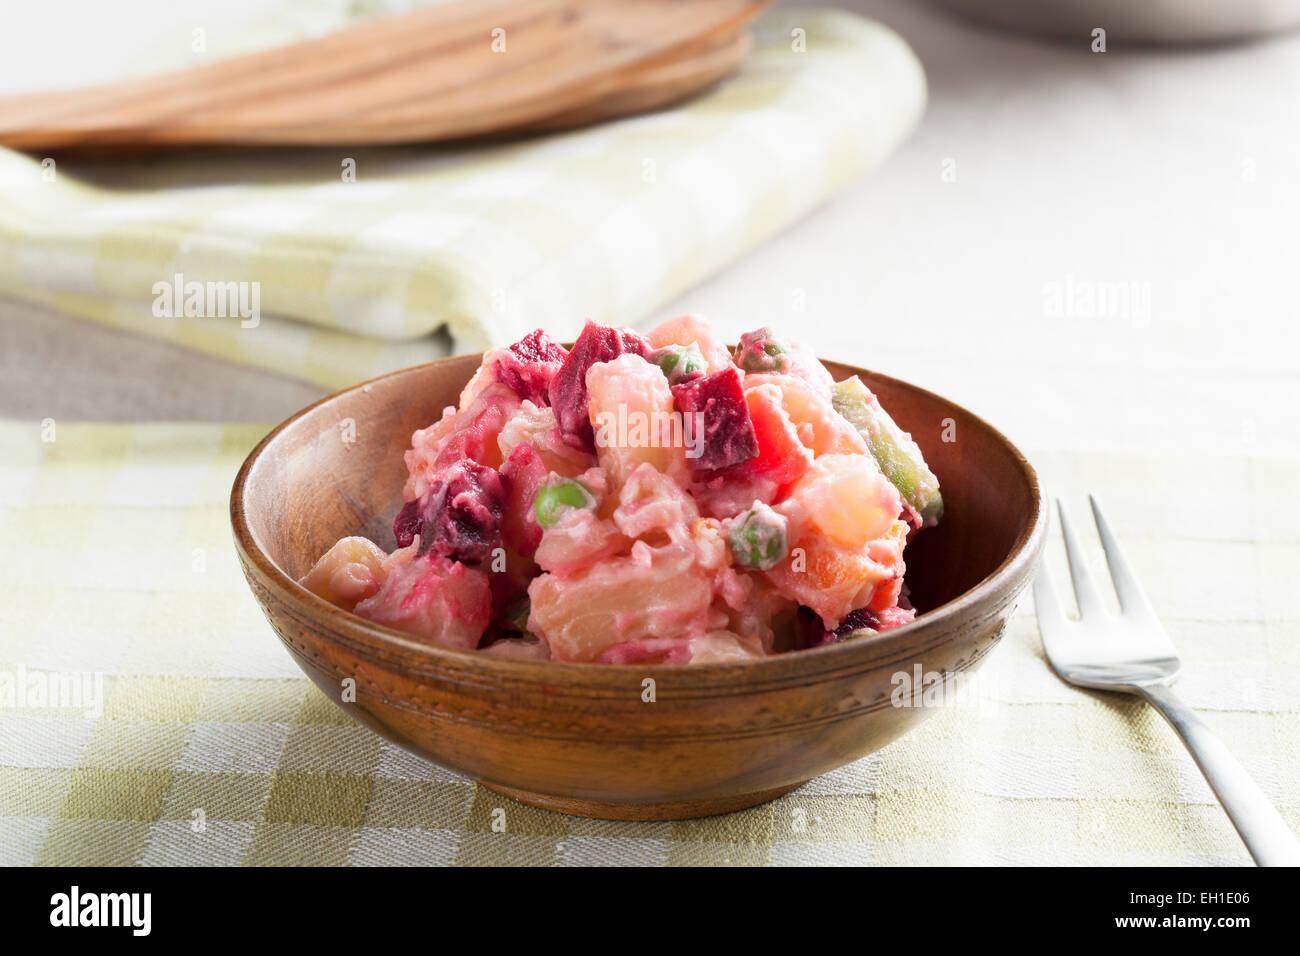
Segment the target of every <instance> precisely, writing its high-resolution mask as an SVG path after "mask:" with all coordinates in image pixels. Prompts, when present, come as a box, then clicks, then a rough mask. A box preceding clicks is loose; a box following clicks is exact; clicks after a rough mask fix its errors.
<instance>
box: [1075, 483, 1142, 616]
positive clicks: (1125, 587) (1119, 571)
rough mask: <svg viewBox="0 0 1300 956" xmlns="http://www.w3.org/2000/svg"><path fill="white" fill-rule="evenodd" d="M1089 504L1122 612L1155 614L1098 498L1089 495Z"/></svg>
mask: <svg viewBox="0 0 1300 956" xmlns="http://www.w3.org/2000/svg"><path fill="white" fill-rule="evenodd" d="M1088 503H1089V504H1091V505H1092V518H1093V520H1094V521H1095V522H1097V535H1098V537H1100V538H1101V546H1102V548H1103V549H1104V550H1105V552H1106V563H1107V564H1108V565H1110V577H1111V580H1112V581H1113V582H1114V584H1115V595H1116V596H1117V597H1118V598H1119V606H1120V608H1121V610H1123V611H1125V612H1130V611H1148V612H1151V613H1154V612H1152V611H1151V604H1150V602H1149V601H1147V596H1146V593H1145V592H1144V591H1143V590H1142V585H1141V584H1140V583H1139V582H1138V579H1137V575H1136V574H1134V573H1133V569H1132V568H1131V567H1130V566H1129V563H1128V559H1127V558H1126V557H1124V551H1123V550H1122V549H1121V548H1120V546H1119V541H1118V540H1117V539H1116V538H1115V535H1114V534H1113V533H1111V530H1110V525H1109V524H1108V523H1107V522H1106V516H1105V515H1103V514H1102V513H1101V505H1100V504H1099V503H1098V502H1097V498H1096V496H1095V495H1089V496H1088Z"/></svg>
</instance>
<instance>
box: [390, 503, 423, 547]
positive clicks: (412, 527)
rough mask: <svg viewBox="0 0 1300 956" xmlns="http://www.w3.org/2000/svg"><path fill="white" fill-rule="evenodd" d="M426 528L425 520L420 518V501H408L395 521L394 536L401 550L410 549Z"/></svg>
mask: <svg viewBox="0 0 1300 956" xmlns="http://www.w3.org/2000/svg"><path fill="white" fill-rule="evenodd" d="M423 528H424V518H422V517H421V516H420V501H419V499H418V498H417V499H416V500H414V501H408V502H407V503H406V504H405V505H403V506H402V510H401V511H399V512H397V517H396V518H394V519H393V535H394V536H395V537H396V538H397V546H398V547H399V548H406V547H410V544H411V542H412V541H414V540H415V539H416V538H418V537H419V536H420V531H421V530H422V529H423Z"/></svg>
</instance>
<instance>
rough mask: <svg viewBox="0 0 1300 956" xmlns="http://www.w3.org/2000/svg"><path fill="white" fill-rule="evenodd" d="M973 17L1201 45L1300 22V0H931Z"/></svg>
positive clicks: (1029, 27) (1070, 35)
mask: <svg viewBox="0 0 1300 956" xmlns="http://www.w3.org/2000/svg"><path fill="white" fill-rule="evenodd" d="M931 2H932V3H934V4H937V5H938V6H941V7H946V8H947V9H949V10H951V11H953V12H955V13H959V14H961V15H962V16H964V17H967V18H969V19H971V20H977V21H979V22H981V23H987V24H991V25H993V26H998V27H1003V28H1005V29H1008V30H1014V31H1016V32H1017V33H1032V34H1036V35H1040V36H1050V37H1055V38H1058V39H1082V40H1084V41H1087V42H1091V39H1092V31H1093V30H1095V29H1096V28H1098V27H1101V28H1102V29H1104V30H1105V31H1106V40H1107V42H1108V43H1114V42H1116V41H1121V42H1123V43H1129V44H1159V45H1171V44H1198V43H1227V42H1231V41H1234V40H1248V39H1252V38H1257V37H1261V36H1266V35H1268V34H1273V33H1284V32H1287V31H1289V30H1294V29H1295V28H1296V27H1297V26H1300V0H931Z"/></svg>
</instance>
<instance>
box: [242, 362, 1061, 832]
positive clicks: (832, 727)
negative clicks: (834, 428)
mask: <svg viewBox="0 0 1300 956" xmlns="http://www.w3.org/2000/svg"><path fill="white" fill-rule="evenodd" d="M479 361H480V356H478V355H465V356H458V357H455V358H449V359H444V360H442V361H439V362H433V363H430V364H428V365H420V366H416V367H415V368H409V369H405V370H403V371H400V372H394V373H392V374H391V375H386V376H383V377H381V378H377V379H374V380H372V381H370V382H366V383H364V384H362V385H357V386H354V387H353V388H349V389H346V390H344V391H342V392H339V393H337V394H335V395H331V396H330V397H328V398H325V399H323V400H321V401H320V402H317V403H316V404H315V405H312V406H311V407H309V408H307V409H304V410H303V411H301V412H299V413H298V414H296V415H294V416H293V417H292V418H290V419H289V420H288V421H286V422H285V423H284V424H282V425H280V426H279V427H278V428H276V429H275V430H274V431H273V432H271V434H269V435H268V436H267V437H266V438H265V439H263V440H262V442H261V443H260V444H259V445H258V446H257V447H256V448H255V449H254V450H253V452H252V454H250V455H249V456H248V460H247V461H245V462H244V465H243V467H242V468H241V469H240V471H239V476H238V477H237V478H236V479H235V485H234V488H233V490H232V491H231V496H230V513H231V521H232V523H233V525H234V533H235V545H236V548H237V550H238V552H239V558H240V561H241V563H242V564H243V568H244V574H245V576H246V577H247V579H248V583H249V586H250V587H251V588H252V589H253V593H254V594H255V595H256V597H257V600H258V602H259V603H260V604H261V605H262V609H263V610H264V611H265V613H266V617H267V620H269V621H270V622H271V626H272V627H273V628H274V629H275V632H276V634H278V635H279V637H280V640H281V641H282V642H283V643H284V645H285V646H286V647H287V648H288V649H289V652H290V653H291V654H292V655H293V657H294V659H295V660H296V661H297V662H298V664H299V666H300V667H302V669H303V670H304V671H305V672H306V673H307V675H308V676H309V677H310V678H311V679H312V680H313V681H315V682H316V684H317V685H318V686H319V687H320V688H321V690H322V691H324V692H325V694H326V695H328V696H329V697H330V698H331V699H332V700H334V701H336V702H338V703H339V704H340V706H342V707H343V708H344V709H345V710H347V711H348V712H349V713H351V714H352V715H354V716H355V717H357V718H358V719H359V720H361V721H362V722H364V723H366V724H368V725H369V726H371V727H373V728H374V729H375V730H377V731H379V732H380V733H381V734H383V735H384V736H385V737H388V738H389V739H390V740H393V741H395V742H396V743H398V744H400V745H401V746H403V747H405V748H407V749H408V750H412V751H414V752H415V753H418V754H420V755H422V756H424V757H427V758H428V759H430V760H433V761H435V762H436V763H439V764H442V765H443V766H446V767H451V768H454V769H456V770H459V771H461V772H462V773H465V774H468V775H469V776H471V777H474V778H475V779H477V780H479V781H480V782H481V783H483V785H484V786H486V787H489V788H491V789H493V790H495V791H497V792H499V793H503V794H506V795H507V796H510V797H513V798H514V799H516V800H521V801H523V802H525V803H529V804H532V805H534V806H540V807H546V808H549V809H552V810H558V811H561V812H564V813H572V814H577V815H580V816H592V817H604V818H609V819H623V820H669V819H681V818H686V817H696V816H707V815H709V814H715V813H725V812H728V811H731V810H738V809H741V808H743V807H749V806H753V805H754V804H757V803H761V802H763V801H765V800H769V799H772V798H773V797H777V796H779V795H781V794H783V793H786V792H787V791H789V790H792V789H794V788H795V787H797V786H799V785H800V784H801V783H803V782H804V781H806V780H808V779H809V778H811V777H814V776H816V775H817V774H820V773H825V772H826V771H828V770H833V769H834V768H836V767H839V766H841V765H843V764H846V763H848V762H850V761H852V760H855V759H857V758H859V757H861V756H863V755H865V754H868V753H870V752H872V751H873V750H876V749H877V748H879V747H882V746H884V745H885V744H887V743H889V742H890V741H891V740H893V739H895V738H896V737H898V736H899V735H900V734H902V733H904V732H906V731H907V730H908V729H910V728H911V727H912V726H913V725H915V724H916V723H917V722H919V721H920V720H921V719H922V718H924V717H925V716H927V714H928V713H929V709H928V708H924V707H897V706H894V704H893V702H892V701H891V694H892V693H893V692H894V690H895V687H896V686H897V684H896V683H895V682H894V680H893V678H894V675H896V674H900V673H906V674H908V675H911V674H913V669H914V667H915V666H916V665H920V666H921V668H922V671H923V672H924V673H926V674H931V673H933V674H937V675H940V676H942V677H947V676H948V675H954V674H957V673H958V672H967V671H971V670H973V669H974V668H975V667H977V666H978V665H979V664H980V662H981V661H982V660H983V658H984V657H985V655H986V654H988V652H989V651H990V650H991V649H992V648H993V646H994V645H995V644H996V643H997V642H998V639H999V637H1000V636H1001V634H1002V630H1003V628H1004V627H1005V626H1006V623H1007V620H1008V618H1009V617H1010V615H1011V613H1012V611H1013V609H1014V607H1015V604H1016V601H1017V599H1018V597H1019V596H1020V594H1021V592H1022V591H1023V589H1024V587H1025V585H1026V584H1027V583H1028V581H1029V579H1030V576H1031V575H1032V573H1033V570H1034V568H1035V566H1036V565H1037V562H1038V558H1039V555H1040V553H1041V551H1042V548H1043V540H1044V529H1045V518H1044V513H1043V510H1042V506H1041V501H1040V496H1039V490H1038V481H1037V477H1036V476H1035V474H1034V470H1033V468H1031V467H1030V465H1029V463H1028V462H1027V461H1026V460H1025V458H1024V456H1022V455H1021V454H1020V452H1019V451H1017V450H1016V448H1015V447H1014V446H1013V445H1012V444H1011V443H1010V442H1009V441H1007V439H1006V438H1004V437H1003V436H1002V435H1001V434H1000V433H999V432H998V431H996V430H995V429H994V428H993V427H991V426H990V425H988V424H986V423H985V422H983V421H982V420H980V419H979V418H977V417H976V416H974V415H972V414H971V413H970V412H968V411H966V410H965V409H963V408H961V407H960V406H958V405H954V404H953V403H952V402H949V401H947V400H946V399H943V398H940V397H939V396H938V395H935V394H933V393H931V392H927V391H924V390H922V389H919V388H916V387H915V386H912V385H908V384H906V383H905V382H901V381H898V380H896V379H892V378H887V377H886V376H883V375H878V374H876V373H874V372H867V371H864V370H862V369H858V368H852V367H849V366H845V365H838V364H835V363H833V362H832V363H827V366H828V367H829V368H830V370H831V372H832V373H833V374H834V375H835V377H836V378H837V379H839V378H842V377H844V376H846V375H849V374H853V373H857V374H859V375H861V376H862V378H863V381H864V382H866V384H867V385H868V386H869V387H870V388H871V389H872V391H874V392H875V393H876V394H877V395H878V396H879V397H880V400H881V402H882V403H883V404H884V406H885V408H887V409H888V410H889V411H890V412H891V413H892V414H893V416H894V417H895V419H896V420H897V421H898V422H899V424H900V425H902V426H903V427H904V428H906V429H908V430H910V431H911V432H912V434H913V436H914V437H915V438H916V440H917V442H918V443H919V444H920V446H921V448H922V450H923V452H924V453H925V456H926V459H927V461H928V462H929V463H930V465H931V467H932V468H933V469H934V471H935V473H936V474H937V475H938V476H939V481H940V483H941V486H942V488H943V495H944V501H945V503H946V510H945V513H944V516H943V520H942V521H941V522H940V523H939V525H938V526H937V527H935V528H929V529H926V530H925V531H924V532H922V533H921V534H919V535H917V536H916V538H915V539H914V540H913V542H912V543H911V544H910V545H909V546H908V549H907V554H906V558H907V581H908V584H909V586H910V588H911V593H912V599H913V602H914V604H915V605H916V607H917V608H918V609H919V610H920V612H921V613H920V614H919V616H918V618H917V620H916V621H915V622H913V623H912V624H909V625H907V626H905V627H901V628H898V629H896V630H893V631H889V632H886V633H884V634H882V635H881V636H879V637H873V638H866V639H859V640H854V641H849V642H846V643H843V644H833V645H829V646H825V647H820V648H815V649H812V650H806V651H797V652H792V653H788V654H783V655H779V656H775V657H769V658H764V659H762V660H756V661H745V662H733V663H725V664H704V665H697V666H682V667H664V666H659V667H640V666H620V665H602V664H573V663H560V662H546V661H522V660H510V659H505V658H500V657H495V656H491V655H485V654H481V653H477V652H474V651H460V650H451V649H447V648H442V647H435V646H431V645H428V644H422V643H420V642H418V641H416V640H414V639H412V638H410V637H408V636H406V635H404V634H402V633H400V632H398V631H395V630H390V629H389V628H386V627H383V626H381V625H379V624H374V623H371V622H370V621H367V620H364V619H363V618H360V617H356V616H354V615H352V614H349V613H346V612H344V611H342V610H339V609H338V608H336V607H334V606H333V605H331V604H329V603H327V602H326V601H324V600H322V599H321V598H319V597H316V596H315V595H314V594H312V593H310V592H309V591H307V590H306V589H304V588H303V587H301V586H300V585H299V584H298V583H297V579H298V578H299V577H301V576H302V575H303V574H305V573H306V572H307V570H308V569H309V568H310V567H311V565H312V563H313V562H314V561H315V560H316V559H317V558H318V557H319V556H320V555H321V554H322V553H324V552H325V551H326V550H327V549H328V548H329V547H330V546H331V545H332V544H334V542H335V541H336V540H338V539H339V538H341V537H343V536H345V535H350V534H362V535H366V536H368V537H370V538H371V539H372V540H374V541H376V542H377V543H378V544H379V545H380V546H381V547H383V548H385V549H387V550H391V549H392V548H394V547H395V546H396V543H395V541H394V539H393V534H392V529H391V522H392V518H393V515H394V514H395V513H396V511H397V510H398V508H399V507H400V505H401V488H402V484H403V482H404V480H405V478H406V469H405V466H404V465H403V462H402V451H403V450H405V449H406V448H407V447H408V445H409V441H410V437H411V433H412V432H413V431H415V430H416V429H417V428H422V427H424V426H426V425H428V424H429V423H430V422H432V421H434V420H436V419H437V418H438V416H439V415H440V413H441V411H442V409H443V407H444V406H446V405H449V404H455V403H456V400H457V396H458V394H459V392H460V389H461V387H462V386H463V385H464V384H465V382H467V381H468V380H469V377H470V375H471V374H472V373H473V371H474V370H475V369H476V368H478V365H479ZM944 437H947V438H950V439H952V440H951V441H944V440H943V438H944ZM349 678H350V679H351V680H352V681H353V682H355V684H354V686H355V700H351V699H345V698H346V697H347V696H348V695H346V694H345V693H344V690H345V686H353V685H352V684H349V685H345V683H344V682H345V681H346V680H348V679H349ZM648 681H653V682H654V683H653V685H650V684H649V683H648ZM651 686H653V695H651V694H650V693H649V691H648V690H647V688H649V687H651ZM651 696H653V701H647V700H646V699H645V698H648V697H651Z"/></svg>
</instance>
